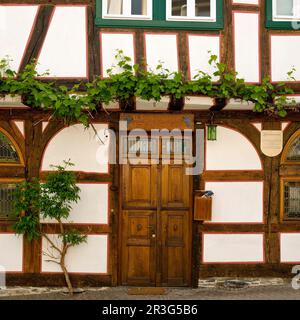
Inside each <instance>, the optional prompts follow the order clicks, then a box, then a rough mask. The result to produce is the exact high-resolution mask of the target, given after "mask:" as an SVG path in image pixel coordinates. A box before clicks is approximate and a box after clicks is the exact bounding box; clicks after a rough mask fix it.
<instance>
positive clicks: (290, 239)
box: [280, 233, 300, 263]
mask: <svg viewBox="0 0 300 320" xmlns="http://www.w3.org/2000/svg"><path fill="white" fill-rule="evenodd" d="M299 247H300V233H282V234H281V235H280V261H281V262H290V263H293V262H300V250H299Z"/></svg>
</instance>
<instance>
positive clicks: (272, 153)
mask: <svg viewBox="0 0 300 320" xmlns="http://www.w3.org/2000/svg"><path fill="white" fill-rule="evenodd" d="M260 147H261V151H262V153H263V154H265V155H266V156H268V157H276V156H278V155H279V154H280V153H281V152H282V149H283V132H282V131H281V130H262V131H261V139H260Z"/></svg>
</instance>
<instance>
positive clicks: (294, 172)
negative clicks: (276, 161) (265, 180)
mask: <svg viewBox="0 0 300 320" xmlns="http://www.w3.org/2000/svg"><path fill="white" fill-rule="evenodd" d="M281 220H300V130H298V131H297V132H295V133H294V134H293V135H292V137H291V138H290V139H289V141H288V143H287V144H286V146H285V148H284V151H283V153H282V158H281Z"/></svg>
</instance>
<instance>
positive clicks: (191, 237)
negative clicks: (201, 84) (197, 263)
mask: <svg viewBox="0 0 300 320" xmlns="http://www.w3.org/2000/svg"><path fill="white" fill-rule="evenodd" d="M133 115H134V114H133ZM135 115H136V114H135ZM144 115H145V118H146V119H145V121H147V118H148V117H149V116H150V117H151V118H152V117H153V116H157V117H161V116H162V114H161V113H156V114H151V113H145V114H144ZM137 116H138V120H139V121H141V116H143V114H138V115H137ZM164 116H165V117H168V118H172V116H175V117H176V120H177V119H178V116H179V115H172V114H165V115H164ZM186 116H187V117H189V119H190V120H191V119H192V121H191V123H192V130H193V135H192V148H193V155H194V152H195V134H194V115H192V114H181V117H182V118H185V117H186ZM126 117H127V114H121V117H120V118H121V119H122V118H124V119H127V118H126ZM176 122H177V123H178V121H176ZM182 129H188V128H187V127H186V123H183V128H182ZM146 131H147V132H148V130H146ZM120 145H121V141H120V139H118V146H117V147H118V148H117V149H118V150H119V148H120ZM122 166H123V165H122V164H118V177H117V181H118V186H119V187H118V190H119V192H118V194H119V197H118V210H117V215H118V216H117V221H118V223H117V248H116V249H117V253H116V258H117V262H118V263H117V266H118V268H117V270H116V273H117V281H116V283H117V285H120V286H122V285H123V284H122V228H121V226H122V222H121V221H122V211H123V210H122V204H123V194H122V192H121V190H122V174H123V167H122ZM194 180H195V179H194V177H193V176H190V179H189V183H190V208H189V219H188V220H189V221H188V223H189V226H188V227H189V239H188V248H187V250H188V251H189V257H190V264H189V267H188V268H189V272H188V285H187V286H186V287H192V286H193V273H194V267H193V266H194V249H193V243H194V224H193V211H194V208H193V194H194V184H195V182H194Z"/></svg>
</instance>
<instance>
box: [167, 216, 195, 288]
mask: <svg viewBox="0 0 300 320" xmlns="http://www.w3.org/2000/svg"><path fill="white" fill-rule="evenodd" d="M161 217H162V231H163V232H162V256H163V259H162V284H163V285H167V286H186V285H188V284H189V278H190V265H191V263H190V245H189V244H190V240H191V239H190V230H189V225H190V223H189V217H190V214H189V212H188V211H162V212H161Z"/></svg>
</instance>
